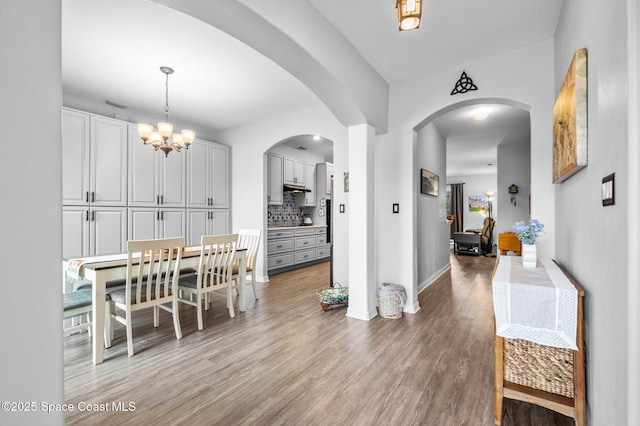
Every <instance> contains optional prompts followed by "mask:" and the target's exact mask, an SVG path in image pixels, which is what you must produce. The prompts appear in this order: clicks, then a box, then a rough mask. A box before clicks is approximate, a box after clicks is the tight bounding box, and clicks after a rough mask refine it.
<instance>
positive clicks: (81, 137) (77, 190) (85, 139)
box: [62, 109, 90, 205]
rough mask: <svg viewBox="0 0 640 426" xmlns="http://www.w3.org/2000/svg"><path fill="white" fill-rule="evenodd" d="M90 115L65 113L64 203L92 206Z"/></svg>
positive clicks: (63, 126)
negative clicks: (90, 197) (90, 203)
mask: <svg viewBox="0 0 640 426" xmlns="http://www.w3.org/2000/svg"><path fill="white" fill-rule="evenodd" d="M89 117H90V116H89V114H86V113H81V112H78V111H73V110H67V109H64V110H63V112H62V204H65V205H86V204H88V203H89V125H90V124H89V121H90V120H89Z"/></svg>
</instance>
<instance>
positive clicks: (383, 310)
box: [378, 296, 402, 319]
mask: <svg viewBox="0 0 640 426" xmlns="http://www.w3.org/2000/svg"><path fill="white" fill-rule="evenodd" d="M378 312H379V313H380V316H381V317H382V318H391V319H398V318H402V299H401V298H400V297H399V296H392V297H380V296H378Z"/></svg>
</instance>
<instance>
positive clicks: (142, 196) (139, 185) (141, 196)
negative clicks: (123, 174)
mask: <svg viewBox="0 0 640 426" xmlns="http://www.w3.org/2000/svg"><path fill="white" fill-rule="evenodd" d="M128 130H129V206H138V207H155V206H157V204H158V195H159V193H160V191H159V189H158V172H159V170H158V165H159V164H162V163H161V162H159V161H158V157H161V156H162V157H164V155H163V154H161V153H159V152H156V151H155V150H154V149H153V148H152V147H151V145H145V144H144V143H142V139H140V137H139V136H138V129H137V127H136V126H135V125H133V124H130V125H129V128H128Z"/></svg>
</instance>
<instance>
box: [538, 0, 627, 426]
mask: <svg viewBox="0 0 640 426" xmlns="http://www.w3.org/2000/svg"><path fill="white" fill-rule="evenodd" d="M626 6H627V5H626V3H625V2H624V1H614V2H606V3H604V2H601V1H598V0H581V1H578V0H567V1H565V3H564V6H563V9H562V12H561V14H560V18H559V21H558V27H557V29H556V35H555V70H554V71H555V72H554V74H555V91H556V93H557V92H558V91H559V89H560V86H561V85H562V82H563V80H564V77H565V73H566V71H567V68H568V66H569V63H570V61H571V58H572V57H573V54H574V51H575V50H576V49H578V48H582V47H586V48H587V51H588V53H587V55H588V56H587V64H588V65H587V66H588V95H587V97H588V108H587V110H588V163H589V164H588V166H587V167H586V168H585V169H583V170H581V171H579V172H578V173H577V174H575V175H574V176H572V177H571V178H569V179H568V180H566V181H565V182H564V183H561V184H558V185H556V186H555V203H556V207H557V208H556V225H557V226H556V228H557V232H556V249H555V252H556V258H557V260H558V261H559V262H560V264H561V265H563V266H564V267H565V268H567V269H568V271H569V273H570V274H571V275H572V276H573V277H574V278H575V279H576V280H577V281H578V282H579V283H580V284H581V285H582V286H583V287H584V289H585V292H586V296H585V299H584V302H585V322H584V325H585V341H586V353H587V363H586V365H587V374H586V375H587V399H588V418H587V423H588V424H594V425H604V424H607V425H626V424H630V423H629V422H628V418H627V404H628V400H627V398H626V389H627V382H628V380H629V379H628V371H629V368H628V365H629V361H630V360H629V359H628V358H627V354H628V352H627V344H628V343H627V337H628V325H629V321H628V318H629V311H628V304H627V300H628V295H629V290H628V287H629V286H637V285H638V283H637V282H631V281H629V279H628V275H627V271H628V269H627V264H628V263H629V262H633V263H636V264H637V262H638V259H637V258H634V259H630V258H629V257H628V255H627V250H626V247H627V245H628V238H629V235H628V232H627V230H626V228H627V226H626V224H627V222H628V220H630V218H629V217H628V214H629V210H628V206H629V204H628V202H629V197H630V196H631V197H637V191H638V188H637V187H629V185H628V159H627V157H628V155H629V146H630V144H637V140H635V141H629V135H628V133H627V132H628V115H627V102H628V86H627V81H628V80H627V76H628V68H627V49H626V43H627V32H626V30H627V9H626ZM594 28H598V31H594ZM633 119H635V120H637V117H634V118H633ZM534 164H535V162H534ZM636 166H637V164H636ZM610 173H615V194H616V204H615V205H614V206H610V207H603V206H602V203H601V193H600V187H601V182H602V178H603V177H604V176H606V175H608V174H610ZM630 194H633V195H630ZM534 207H535V204H534ZM631 213H632V214H633V216H634V217H633V218H632V219H631V220H632V221H633V222H635V223H637V220H638V219H637V214H638V213H637V211H632V212H631ZM629 243H631V244H634V245H635V244H637V239H633V240H631V241H630V242H629ZM635 308H636V309H637V308H638V307H637V306H636V307H635ZM631 362H633V363H635V364H636V365H637V363H638V360H637V359H634V360H631ZM636 371H637V370H636ZM635 380H636V381H637V380H638V379H637V378H635ZM632 403H633V404H635V405H637V403H638V401H637V400H635V401H632Z"/></svg>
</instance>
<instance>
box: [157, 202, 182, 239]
mask: <svg viewBox="0 0 640 426" xmlns="http://www.w3.org/2000/svg"><path fill="white" fill-rule="evenodd" d="M158 228H159V232H158V234H159V235H160V238H173V237H182V236H184V230H185V217H184V210H183V209H171V210H169V209H162V210H160V221H159V222H158Z"/></svg>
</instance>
